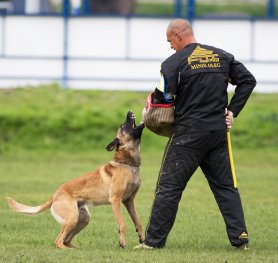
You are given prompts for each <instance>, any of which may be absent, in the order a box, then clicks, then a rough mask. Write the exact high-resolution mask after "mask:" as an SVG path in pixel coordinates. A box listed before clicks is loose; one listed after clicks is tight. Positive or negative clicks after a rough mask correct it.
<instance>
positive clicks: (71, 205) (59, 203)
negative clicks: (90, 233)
mask: <svg viewBox="0 0 278 263" xmlns="http://www.w3.org/2000/svg"><path fill="white" fill-rule="evenodd" d="M51 213H52V215H53V217H54V218H55V219H56V220H57V221H58V223H60V224H62V229H61V231H60V234H59V236H58V237H57V239H56V241H55V245H56V247H58V248H68V247H67V246H66V245H65V243H64V242H65V238H66V237H67V236H68V235H69V233H70V232H71V231H72V230H73V229H74V227H75V226H76V224H77V223H78V218H79V210H78V206H77V202H76V200H74V199H70V198H68V197H65V196H63V198H59V200H55V201H54V202H53V204H52V206H51Z"/></svg>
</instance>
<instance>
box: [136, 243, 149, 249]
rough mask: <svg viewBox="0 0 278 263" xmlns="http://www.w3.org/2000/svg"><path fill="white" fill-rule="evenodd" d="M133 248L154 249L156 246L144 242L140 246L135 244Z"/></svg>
mask: <svg viewBox="0 0 278 263" xmlns="http://www.w3.org/2000/svg"><path fill="white" fill-rule="evenodd" d="M133 249H138V250H139V249H141V250H152V249H154V247H151V246H148V245H146V244H144V243H142V244H140V245H138V246H135V247H134V248H133Z"/></svg>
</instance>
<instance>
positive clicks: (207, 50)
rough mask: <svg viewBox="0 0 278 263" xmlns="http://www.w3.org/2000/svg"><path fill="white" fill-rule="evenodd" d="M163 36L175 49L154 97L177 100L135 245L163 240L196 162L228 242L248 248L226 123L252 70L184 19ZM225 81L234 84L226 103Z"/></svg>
mask: <svg viewBox="0 0 278 263" xmlns="http://www.w3.org/2000/svg"><path fill="white" fill-rule="evenodd" d="M166 35H167V41H168V42H169V43H170V45H171V48H172V49H175V50H176V53H175V54H173V55H172V56H170V57H169V58H167V59H166V60H165V61H164V62H163V63H162V66H161V78H162V79H161V81H160V83H159V85H158V87H157V88H156V90H155V95H156V96H157V97H159V96H162V97H164V99H165V100H166V101H169V102H170V101H173V102H174V105H175V124H174V134H173V136H172V137H171V138H170V139H169V142H168V145H167V146H166V150H165V153H164V158H163V162H162V166H161V170H160V173H159V178H158V182H157V187H156V192H155V199H154V204H153V207H152V211H151V216H150V221H149V224H148V226H147V229H146V239H145V241H144V243H143V244H141V245H139V246H136V247H135V248H137V249H153V248H162V247H164V246H165V243H166V239H167V236H168V234H169V232H170V230H171V228H172V226H173V224H174V221H175V217H176V213H177V210H178V204H179V201H180V199H181V196H182V192H183V190H184V189H185V187H186V185H187V182H188V181H189V179H190V177H191V176H192V174H193V173H194V172H195V171H196V169H197V168H198V167H199V166H200V167H201V169H202V171H203V173H204V174H205V176H206V178H207V180H208V183H209V186H210V188H211V190H212V192H213V194H214V197H215V199H216V201H217V204H218V206H219V209H220V211H221V213H222V215H223V217H224V221H225V224H226V229H227V234H228V238H229V240H230V243H231V245H232V246H234V247H237V248H241V249H243V250H247V249H248V233H247V229H246V226H245V220H244V214H243V209H242V205H241V200H240V194H239V192H238V189H236V188H235V187H234V182H233V178H232V173H231V166H230V162H229V157H228V146H227V134H226V132H227V129H230V128H231V127H232V125H233V117H237V116H238V114H239V113H240V111H241V110H242V109H243V107H244V105H245V103H246V102H247V100H248V98H249V96H250V94H251V92H252V90H253V89H254V87H255V85H256V80H255V78H254V77H253V75H252V74H251V73H250V72H249V71H248V70H247V69H246V68H245V67H244V65H243V64H241V63H240V62H238V61H236V60H235V59H234V57H233V55H231V54H229V53H227V52H226V51H224V50H221V49H218V48H215V47H212V46H208V45H203V44H199V43H197V41H196V39H195V37H194V34H193V32H192V28H191V26H190V24H189V23H188V22H187V21H186V20H182V19H176V20H173V21H172V22H171V23H170V24H169V26H168V28H167V32H166ZM228 82H230V83H231V84H233V85H236V89H235V94H234V95H233V97H232V99H231V101H230V103H228V94H227V87H228Z"/></svg>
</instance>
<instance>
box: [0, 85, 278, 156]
mask: <svg viewBox="0 0 278 263" xmlns="http://www.w3.org/2000/svg"><path fill="white" fill-rule="evenodd" d="M147 94H148V93H147V92H141V93H139V92H131V91H92V90H91V91H78V90H62V89H61V88H60V87H58V86H57V85H52V86H40V87H37V88H18V89H14V90H1V91H0V150H1V151H2V152H7V151H12V150H14V149H28V150H38V149H41V150H42V151H47V150H49V151H50V152H51V151H52V150H53V149H55V150H56V151H57V150H62V151H63V150H66V151H80V150H92V149H95V148H96V149H104V148H105V147H106V145H107V144H108V143H109V142H110V141H111V140H112V139H113V138H114V136H115V133H116V130H117V128H118V127H119V125H120V124H121V123H123V122H124V120H125V116H126V113H127V111H128V110H129V109H130V110H132V111H133V112H134V113H135V115H136V116H137V123H138V122H139V121H140V120H141V112H142V109H143V107H144V105H145V99H146V97H147ZM277 99H278V95H277V94H253V95H252V96H251V98H250V100H249V102H248V103H247V106H246V107H245V108H244V110H243V111H242V113H241V114H240V116H239V118H238V120H236V123H235V126H234V128H233V129H232V133H233V135H232V141H233V146H234V147H251V148H257V147H275V145H277V143H278V136H277V134H278V110H277V106H276V102H277ZM166 141H167V138H164V137H159V136H156V135H154V134H152V133H151V132H150V131H148V130H147V129H145V130H144V133H143V138H142V146H143V147H144V146H145V147H148V148H149V149H157V148H158V147H161V146H163V145H165V143H166Z"/></svg>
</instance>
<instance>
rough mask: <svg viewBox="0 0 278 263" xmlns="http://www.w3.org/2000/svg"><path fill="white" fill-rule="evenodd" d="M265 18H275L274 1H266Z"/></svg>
mask: <svg viewBox="0 0 278 263" xmlns="http://www.w3.org/2000/svg"><path fill="white" fill-rule="evenodd" d="M267 16H268V17H269V18H274V16H275V1H274V0H268V3H267Z"/></svg>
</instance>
